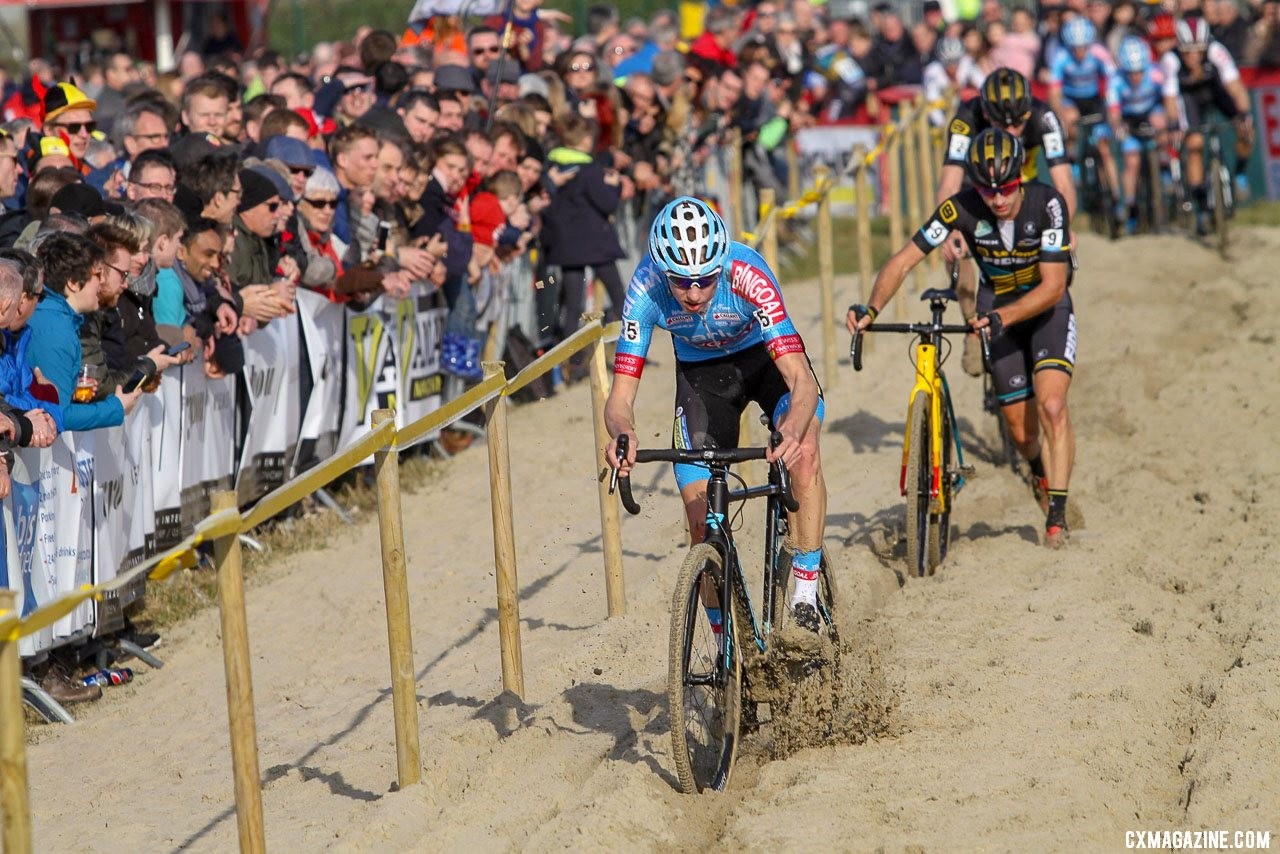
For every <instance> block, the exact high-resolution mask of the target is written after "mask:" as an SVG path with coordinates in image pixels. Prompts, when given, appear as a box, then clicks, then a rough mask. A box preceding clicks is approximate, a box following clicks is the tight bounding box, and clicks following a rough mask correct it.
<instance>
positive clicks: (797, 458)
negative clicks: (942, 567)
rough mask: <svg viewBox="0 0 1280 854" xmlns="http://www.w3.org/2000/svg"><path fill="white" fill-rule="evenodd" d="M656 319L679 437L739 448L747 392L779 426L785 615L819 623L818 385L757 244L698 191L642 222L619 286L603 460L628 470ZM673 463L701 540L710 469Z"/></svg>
mask: <svg viewBox="0 0 1280 854" xmlns="http://www.w3.org/2000/svg"><path fill="white" fill-rule="evenodd" d="M654 327H661V328H663V329H665V330H667V331H668V332H669V333H671V338H672V340H673V341H674V343H675V351H676V401H675V429H674V435H673V437H672V442H673V445H674V446H675V447H677V448H704V447H719V448H733V447H737V445H738V438H739V437H738V426H739V423H740V418H741V415H742V413H743V411H744V410H745V409H746V407H747V404H748V403H751V402H753V401H754V402H755V403H756V404H758V405H759V406H760V408H761V409H762V410H763V411H764V413H765V414H766V415H767V416H768V417H769V422H770V426H771V428H772V429H774V430H777V431H778V432H779V433H781V434H782V442H781V444H779V445H778V447H777V448H774V449H773V450H771V451H770V452H769V460H770V461H773V460H778V459H780V460H782V461H783V462H785V463H786V464H787V467H788V468H789V469H790V471H791V476H792V487H793V489H794V491H795V497H796V500H797V501H799V502H800V509H799V510H798V511H797V512H795V513H792V514H791V538H792V544H791V545H792V548H793V549H794V558H793V561H792V567H793V574H794V576H795V592H794V595H793V597H792V603H791V604H792V615H793V619H794V620H795V622H796V624H797V625H798V626H800V627H802V628H804V629H807V630H808V631H812V632H817V631H818V628H819V625H820V621H819V619H818V612H817V599H816V596H817V578H818V566H819V562H820V561H821V557H822V552H821V549H822V536H823V529H824V527H825V524H826V515H827V512H826V507H827V490H826V484H825V482H824V481H823V477H822V466H821V462H820V460H819V455H818V433H819V432H820V430H821V421H822V414H823V405H822V392H821V389H819V387H818V380H817V378H816V377H815V376H814V373H813V367H812V366H811V365H810V364H809V359H808V357H807V356H806V355H805V349H804V341H802V340H801V338H800V335H799V333H798V332H796V328H795V325H794V324H793V323H792V321H791V318H790V316H789V315H788V314H787V309H786V306H785V305H784V304H783V301H782V291H781V289H780V288H779V286H778V280H777V277H776V276H775V275H774V273H773V271H772V270H770V269H769V266H768V265H767V264H766V263H765V261H764V259H763V258H762V257H761V256H760V254H759V253H757V252H756V251H755V250H753V249H751V248H750V247H748V246H745V245H744V244H741V243H737V242H734V241H732V240H730V239H729V230H728V228H727V227H726V226H725V223H724V220H722V219H721V218H720V215H719V214H717V213H716V212H715V211H714V210H712V208H711V207H710V206H709V205H707V203H706V202H703V201H701V200H699V199H695V198H692V197H689V196H682V197H680V198H678V199H676V200H675V201H673V202H671V203H669V204H668V205H667V206H666V207H664V208H663V209H662V211H661V212H660V213H659V214H658V216H657V218H656V219H655V220H654V223H653V226H652V228H651V229H650V231H649V255H648V257H646V258H645V259H644V260H643V261H642V262H641V263H640V266H639V267H638V268H637V269H636V272H635V275H634V276H632V278H631V284H630V286H629V287H628V289H627V298H626V302H625V305H624V307H623V311H622V335H621V337H620V338H619V339H618V351H617V356H616V358H615V359H614V366H613V370H614V378H613V389H612V391H610V393H609V400H608V402H607V403H606V404H605V416H604V417H605V425H606V426H607V427H608V429H609V435H610V436H612V437H613V439H612V440H611V441H610V443H609V447H608V449H607V455H608V459H609V464H610V465H614V466H617V465H619V464H620V465H621V469H622V472H623V473H624V474H625V473H627V472H629V471H630V470H631V467H632V465H633V464H634V462H635V452H636V449H637V448H638V447H639V445H640V442H639V439H638V437H637V433H636V423H635V413H634V408H633V405H634V402H635V397H636V392H637V390H638V389H639V386H640V374H641V372H642V371H643V370H644V362H645V356H646V355H647V354H648V350H649V343H650V339H651V337H652V335H653V329H654ZM624 434H625V435H626V436H628V437H629V441H630V446H629V449H628V453H627V459H625V460H618V458H617V437H618V436H619V435H624ZM675 474H676V482H677V483H678V484H679V486H680V495H681V498H682V499H683V500H684V504H685V512H686V513H687V514H688V519H689V532H690V534H691V536H692V538H693V541H694V542H699V541H701V539H702V533H703V527H704V525H705V524H706V513H707V504H706V482H707V477H708V474H707V470H706V468H705V467H703V466H697V465H683V464H682V465H677V466H676V467H675ZM704 604H705V605H706V606H707V607H708V615H709V617H710V619H711V622H712V625H713V626H715V625H718V624H719V616H720V615H719V612H718V610H717V608H716V607H715V604H716V603H714V602H704Z"/></svg>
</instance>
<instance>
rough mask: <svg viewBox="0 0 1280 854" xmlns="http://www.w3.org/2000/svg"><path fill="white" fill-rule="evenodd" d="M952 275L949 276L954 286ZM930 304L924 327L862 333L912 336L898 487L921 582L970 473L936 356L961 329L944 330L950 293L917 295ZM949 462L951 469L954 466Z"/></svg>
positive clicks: (856, 353)
mask: <svg viewBox="0 0 1280 854" xmlns="http://www.w3.org/2000/svg"><path fill="white" fill-rule="evenodd" d="M954 282H955V274H954V272H953V274H952V283H953V285H954ZM920 299H921V300H922V301H924V300H927V301H928V302H929V308H930V310H931V312H932V320H930V322H928V323H876V324H873V325H871V326H869V327H867V329H866V331H867V332H900V333H907V334H909V335H916V336H918V337H919V340H918V341H917V342H916V344H915V347H914V350H913V354H914V363H915V367H916V381H915V385H914V386H912V388H911V396H910V398H909V401H908V407H907V429H906V437H905V441H904V442H903V446H902V473H901V475H900V477H899V482H898V486H899V489H900V490H901V491H902V495H903V496H905V497H906V499H907V566H908V567H910V569H911V571H912V572H914V573H916V574H917V575H920V576H925V575H933V573H934V571H935V570H937V568H938V566H939V565H940V564H941V563H942V561H943V560H944V559H945V558H946V556H947V546H948V545H949V543H950V539H951V505H952V502H953V501H954V499H955V495H956V493H957V492H959V491H960V489H961V488H962V487H963V486H964V476H965V475H966V474H972V473H973V467H972V466H966V465H965V464H964V451H963V449H962V448H961V447H960V434H959V431H958V430H957V428H956V416H955V409H954V408H953V407H952V405H951V389H950V387H949V386H948V385H947V377H946V374H944V373H943V371H942V365H943V363H944V362H946V360H947V356H948V355H949V354H950V344H948V345H947V347H948V349H947V351H946V353H943V354H942V355H941V356H939V351H940V349H941V348H942V345H943V343H944V339H943V337H942V336H944V335H951V334H954V335H964V334H967V333H968V332H969V331H970V329H969V327H968V326H966V325H962V324H944V323H943V322H942V316H943V314H944V313H945V312H946V308H947V303H949V302H954V301H955V299H956V292H955V289H954V287H952V288H947V289H945V290H943V289H941V288H932V289H930V290H927V291H925V292H924V293H923V294H921V295H920ZM849 356H850V358H852V360H853V368H854V370H856V371H861V370H862V333H860V332H859V333H857V334H855V335H854V336H853V341H852V342H851V343H850V345H849ZM953 457H954V465H953Z"/></svg>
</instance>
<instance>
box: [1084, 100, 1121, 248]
mask: <svg viewBox="0 0 1280 854" xmlns="http://www.w3.org/2000/svg"><path fill="white" fill-rule="evenodd" d="M1106 122H1107V120H1106V118H1105V117H1104V116H1098V115H1089V116H1081V117H1080V119H1079V120H1078V121H1077V122H1076V163H1078V164H1080V175H1079V180H1078V183H1079V185H1080V207H1081V208H1082V209H1084V210H1086V211H1088V212H1089V219H1090V221H1091V222H1092V223H1093V225H1094V231H1096V232H1098V233H1099V234H1103V235H1106V236H1107V237H1108V238H1110V239H1111V240H1116V239H1118V238H1119V237H1120V228H1121V223H1120V218H1119V217H1117V216H1116V199H1117V198H1118V194H1117V193H1116V188H1115V187H1112V186H1111V179H1110V178H1108V177H1107V170H1106V169H1104V168H1103V166H1102V156H1101V155H1100V154H1099V149H1100V147H1101V146H1104V145H1111V139H1110V138H1109V137H1106V136H1103V135H1101V134H1099V133H1096V132H1095V131H1096V129H1097V128H1099V127H1103V126H1105V125H1106ZM1113 156H1114V155H1113Z"/></svg>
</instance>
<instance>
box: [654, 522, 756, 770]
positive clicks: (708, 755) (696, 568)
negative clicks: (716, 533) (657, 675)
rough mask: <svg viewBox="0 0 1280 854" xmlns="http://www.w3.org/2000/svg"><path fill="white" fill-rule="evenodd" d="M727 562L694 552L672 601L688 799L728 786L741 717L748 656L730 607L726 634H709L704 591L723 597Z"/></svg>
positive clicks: (675, 739) (677, 726)
mask: <svg viewBox="0 0 1280 854" xmlns="http://www.w3.org/2000/svg"><path fill="white" fill-rule="evenodd" d="M723 573H724V561H723V559H722V558H721V557H720V553H719V552H718V551H716V549H715V547H714V546H711V545H710V544H707V543H701V544H699V545H696V546H694V547H693V548H692V549H690V550H689V555H688V557H686V558H685V561H684V565H683V566H681V567H680V576H679V579H678V580H677V582H676V589H675V595H674V597H673V598H672V602H671V643H670V649H669V657H668V670H667V701H668V705H669V708H670V712H671V747H672V755H673V756H674V757H675V764H676V776H678V777H679V779H680V788H681V789H682V790H683V791H684V792H685V793H686V794H690V795H692V794H695V793H697V792H703V791H707V790H711V791H720V790H722V789H724V787H725V786H726V785H728V782H729V775H730V774H731V773H732V772H733V762H734V758H735V756H736V754H737V749H738V730H739V726H740V724H741V711H742V656H741V654H740V652H739V649H738V643H737V634H738V631H737V620H735V619H734V613H735V610H734V607H733V603H732V602H721V603H720V612H721V615H722V618H723V625H724V631H723V634H722V635H720V636H717V635H716V634H715V633H713V632H712V631H711V623H710V621H709V620H708V619H707V612H706V609H705V608H704V607H703V605H702V593H703V591H704V590H708V591H711V590H714V591H716V592H717V593H718V592H719V591H720V590H721V588H722V584H721V580H722V578H723Z"/></svg>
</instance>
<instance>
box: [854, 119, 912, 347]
mask: <svg viewBox="0 0 1280 854" xmlns="http://www.w3.org/2000/svg"><path fill="white" fill-rule="evenodd" d="M901 142H902V135H901V134H897V133H895V134H894V135H893V138H892V139H891V140H890V141H889V145H888V146H886V148H885V152H884V158H883V162H884V163H887V164H889V181H888V185H887V187H886V192H885V196H887V197H888V200H889V243H890V246H889V251H890V252H891V253H893V252H897V251H898V250H899V249H901V248H902V247H903V245H904V243H905V240H906V238H905V237H904V236H903V233H902V196H903V187H902V183H903V182H902V145H901ZM893 302H894V308H893V316H894V318H895V319H897V320H902V319H903V318H904V317H906V316H907V302H906V297H905V295H900V296H899V297H898V298H897V299H895V300H894V301H893ZM871 337H872V338H874V337H875V336H874V335H872V336H871ZM863 340H864V341H865V340H866V339H865V338H864V339H863Z"/></svg>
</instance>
